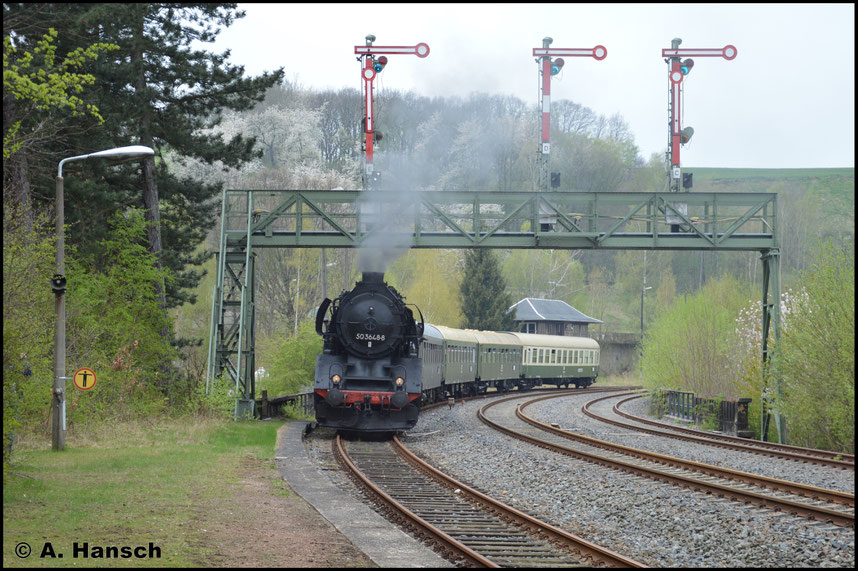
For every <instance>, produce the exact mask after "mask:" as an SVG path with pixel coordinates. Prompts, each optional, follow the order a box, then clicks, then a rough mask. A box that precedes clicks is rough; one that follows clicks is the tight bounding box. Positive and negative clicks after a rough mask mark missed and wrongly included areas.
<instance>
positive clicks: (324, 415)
mask: <svg viewBox="0 0 858 571" xmlns="http://www.w3.org/2000/svg"><path fill="white" fill-rule="evenodd" d="M415 307H416V306H415ZM329 309H330V312H331V316H330V320H329V321H328V324H327V328H324V327H323V326H324V323H325V316H326V315H327V313H328V310H329ZM417 311H418V313H419V311H420V310H419V309H418V310H417ZM323 329H324V331H323ZM316 332H317V333H319V334H320V335H322V337H323V339H324V344H323V349H322V353H321V354H320V355H319V356H318V357H317V359H316V378H315V384H314V391H313V392H314V400H315V410H316V420H317V422H318V423H319V425H320V426H325V427H329V428H337V429H340V430H346V431H354V432H392V431H397V430H407V429H409V428H412V427H413V426H414V425H415V424H416V423H417V416H418V407H419V406H422V405H423V404H428V403H433V402H438V401H439V400H442V399H445V398H449V397H461V396H468V395H475V394H483V393H485V392H487V391H488V389H489V388H490V387H494V388H495V389H496V390H497V391H499V392H506V391H508V390H510V389H513V388H518V389H528V388H531V387H534V386H537V385H544V384H553V385H556V386H557V387H561V386H566V387H568V386H569V385H574V386H576V387H587V386H589V385H591V384H592V383H593V382H595V380H596V377H597V376H598V374H599V356H600V351H599V349H600V348H599V344H598V343H597V342H596V341H595V340H593V339H590V338H588V337H568V336H559V335H538V334H532V333H515V332H498V331H475V330H469V329H454V328H450V327H442V326H440V325H438V326H433V325H430V324H424V323H423V316H422V314H421V315H420V322H416V321H415V319H414V314H413V312H412V311H411V309H409V308H408V307H407V304H406V303H405V300H404V298H403V297H402V296H401V295H400V294H399V293H398V292H397V291H396V290H395V289H394V288H393V287H391V286H388V285H387V284H386V283H384V274H382V273H369V272H365V273H364V274H363V279H362V281H360V282H358V283H357V284H355V287H354V289H352V290H351V291H348V292H343V293H342V294H341V295H340V297H338V298H337V299H336V300H334V301H333V302H332V301H331V300H330V299H325V300H324V301H323V302H322V305H321V306H320V307H319V311H318V313H317V314H316Z"/></svg>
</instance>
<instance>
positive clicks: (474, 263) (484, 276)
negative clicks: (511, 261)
mask: <svg viewBox="0 0 858 571" xmlns="http://www.w3.org/2000/svg"><path fill="white" fill-rule="evenodd" d="M460 295H461V303H462V314H463V315H464V320H463V322H462V327H464V328H466V329H480V330H482V331H512V330H513V327H514V325H515V321H514V319H515V315H514V314H513V313H511V312H508V311H509V308H510V307H511V306H512V304H513V301H512V296H511V295H510V294H509V293H508V292H507V291H506V280H504V277H503V275H502V274H501V269H500V265H499V263H498V261H497V258H496V257H495V256H494V254H492V251H491V250H489V249H486V248H475V249H473V250H468V251H466V252H465V277H464V278H463V280H462V287H461V290H460Z"/></svg>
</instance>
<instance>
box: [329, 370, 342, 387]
mask: <svg viewBox="0 0 858 571" xmlns="http://www.w3.org/2000/svg"><path fill="white" fill-rule="evenodd" d="M341 380H343V379H342V377H340V376H339V375H337V374H336V373H335V374H333V375H331V382H332V383H334V384H335V385H338V384H340V381H341Z"/></svg>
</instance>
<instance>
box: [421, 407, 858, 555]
mask: <svg viewBox="0 0 858 571" xmlns="http://www.w3.org/2000/svg"><path fill="white" fill-rule="evenodd" d="M530 398H532V397H530ZM592 398H594V397H593V395H592V394H591V395H580V396H570V397H568V398H563V399H561V400H552V401H545V402H543V403H539V404H535V405H532V406H531V407H529V408H528V409H527V412H528V414H529V415H531V416H534V417H536V418H539V419H541V420H543V421H550V422H556V423H558V424H560V426H561V427H563V428H565V429H571V430H574V431H576V432H580V433H582V434H586V435H588V436H593V437H595V438H604V439H606V440H613V441H615V442H619V443H621V444H626V445H630V446H640V447H642V448H646V449H648V450H654V451H658V452H661V453H664V454H670V455H673V456H679V455H682V456H687V457H690V458H693V459H695V460H698V461H701V462H706V463H709V464H716V465H724V466H731V467H735V468H737V469H741V470H745V471H750V472H758V473H761V474H766V475H770V476H773V477H778V478H782V479H794V480H796V481H801V482H806V483H808V484H813V485H817V486H821V487H828V488H833V489H843V490H848V491H853V490H854V472H853V471H845V470H839V469H836V468H825V467H818V466H810V465H804V464H799V463H796V462H790V461H786V460H778V459H772V458H768V457H764V456H759V455H755V454H747V453H738V452H731V451H723V450H719V449H714V448H711V447H707V446H702V445H699V444H691V443H684V442H681V441H678V440H674V439H663V438H656V437H652V436H641V435H638V434H636V433H633V432H632V433H630V431H628V430H625V429H620V428H618V427H614V426H611V425H608V424H605V423H601V422H598V421H596V420H593V419H590V418H589V417H586V416H584V415H583V413H581V412H580V408H581V406H582V405H583V403H584V402H586V401H587V400H590V399H592ZM643 400H644V399H639V400H638V401H633V402H634V403H635V404H634V406H631V405H632V403H629V405H627V406H626V407H624V410H628V411H629V412H631V413H633V414H637V415H640V416H643V415H645V410H646V403H645V402H643ZM486 402H487V401H486V400H476V401H471V402H468V403H465V404H461V403H459V404H456V405H455V406H454V407H453V409H452V410H451V409H449V408H448V407H446V406H443V407H439V408H436V409H434V410H430V411H426V412H424V413H421V418H420V421H419V422H418V424H417V426H416V427H415V428H414V429H413V430H412V431H410V433H409V435H408V437H406V438H405V443H406V444H407V445H408V446H409V447H410V448H411V449H412V450H414V451H415V452H416V453H418V454H419V455H420V456H422V457H423V458H425V459H427V460H429V461H430V462H431V463H433V464H434V465H435V466H438V467H439V468H440V469H442V470H444V471H446V472H448V473H449V474H451V475H452V476H454V477H456V478H458V479H460V480H462V481H463V482H465V483H467V484H469V485H472V486H474V487H476V488H478V489H480V490H482V491H484V492H486V493H488V494H490V495H493V496H494V497H497V498H499V499H501V500H502V501H506V503H508V504H510V505H512V506H515V507H521V506H523V505H525V504H527V505H528V506H530V507H528V508H527V510H526V511H529V512H530V513H532V514H533V515H535V516H536V517H539V518H541V519H544V520H546V521H549V522H551V523H553V524H555V525H558V526H560V527H562V528H564V529H566V530H568V531H570V532H572V533H576V534H578V535H580V536H582V537H584V538H586V539H588V540H591V541H594V542H596V543H598V544H600V545H604V546H605V547H608V548H610V549H613V550H614V551H618V552H620V553H623V554H624V555H627V556H629V557H633V558H635V559H637V560H639V561H641V562H643V563H646V564H648V565H651V566H661V567H665V566H670V567H677V566H681V567H808V566H809V567H853V566H854V561H855V532H854V530H852V529H845V528H840V527H836V526H832V525H829V524H821V523H813V522H810V521H808V520H805V519H803V518H798V517H795V516H792V515H789V514H780V513H777V512H772V511H770V510H766V509H764V508H760V507H756V506H745V505H743V504H740V503H737V502H733V501H729V500H725V499H721V498H710V497H708V496H706V495H705V494H703V493H700V492H692V491H689V490H686V489H680V488H677V487H674V486H671V485H668V484H664V483H660V482H656V481H654V480H650V479H647V478H641V477H637V476H633V475H630V474H626V473H623V472H618V471H614V470H610V469H608V468H603V467H600V466H596V465H594V464H590V463H587V462H584V461H580V460H575V459H572V458H568V457H564V456H560V455H558V454H556V453H551V452H548V451H546V450H542V449H540V448H537V447H535V446H532V445H529V444H526V443H523V442H521V441H519V440H516V439H513V438H511V437H508V436H504V435H502V434H500V433H497V432H495V431H493V430H492V429H490V428H488V427H487V426H486V425H484V424H483V423H481V422H480V421H479V420H478V419H477V417H476V411H477V409H478V408H479V407H481V406H483V405H484V404H486ZM495 408H497V407H495ZM605 409H606V410H608V411H610V405H606V408H600V409H599V410H600V411H602V412H604V410H605ZM492 410H495V409H492ZM635 441H637V443H635ZM662 441H667V442H662Z"/></svg>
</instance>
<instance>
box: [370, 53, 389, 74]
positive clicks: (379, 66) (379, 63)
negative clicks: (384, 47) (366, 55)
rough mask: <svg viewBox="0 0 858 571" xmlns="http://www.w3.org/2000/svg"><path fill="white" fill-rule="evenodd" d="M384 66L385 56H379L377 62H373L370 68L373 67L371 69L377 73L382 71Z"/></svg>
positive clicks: (385, 63)
mask: <svg viewBox="0 0 858 571" xmlns="http://www.w3.org/2000/svg"><path fill="white" fill-rule="evenodd" d="M386 65H387V56H381V57H379V58H378V59H377V60H374V63H373V64H372V67H373V69H375V72H376V73H378V72H380V71H381V70H383V69H384V66H386Z"/></svg>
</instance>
